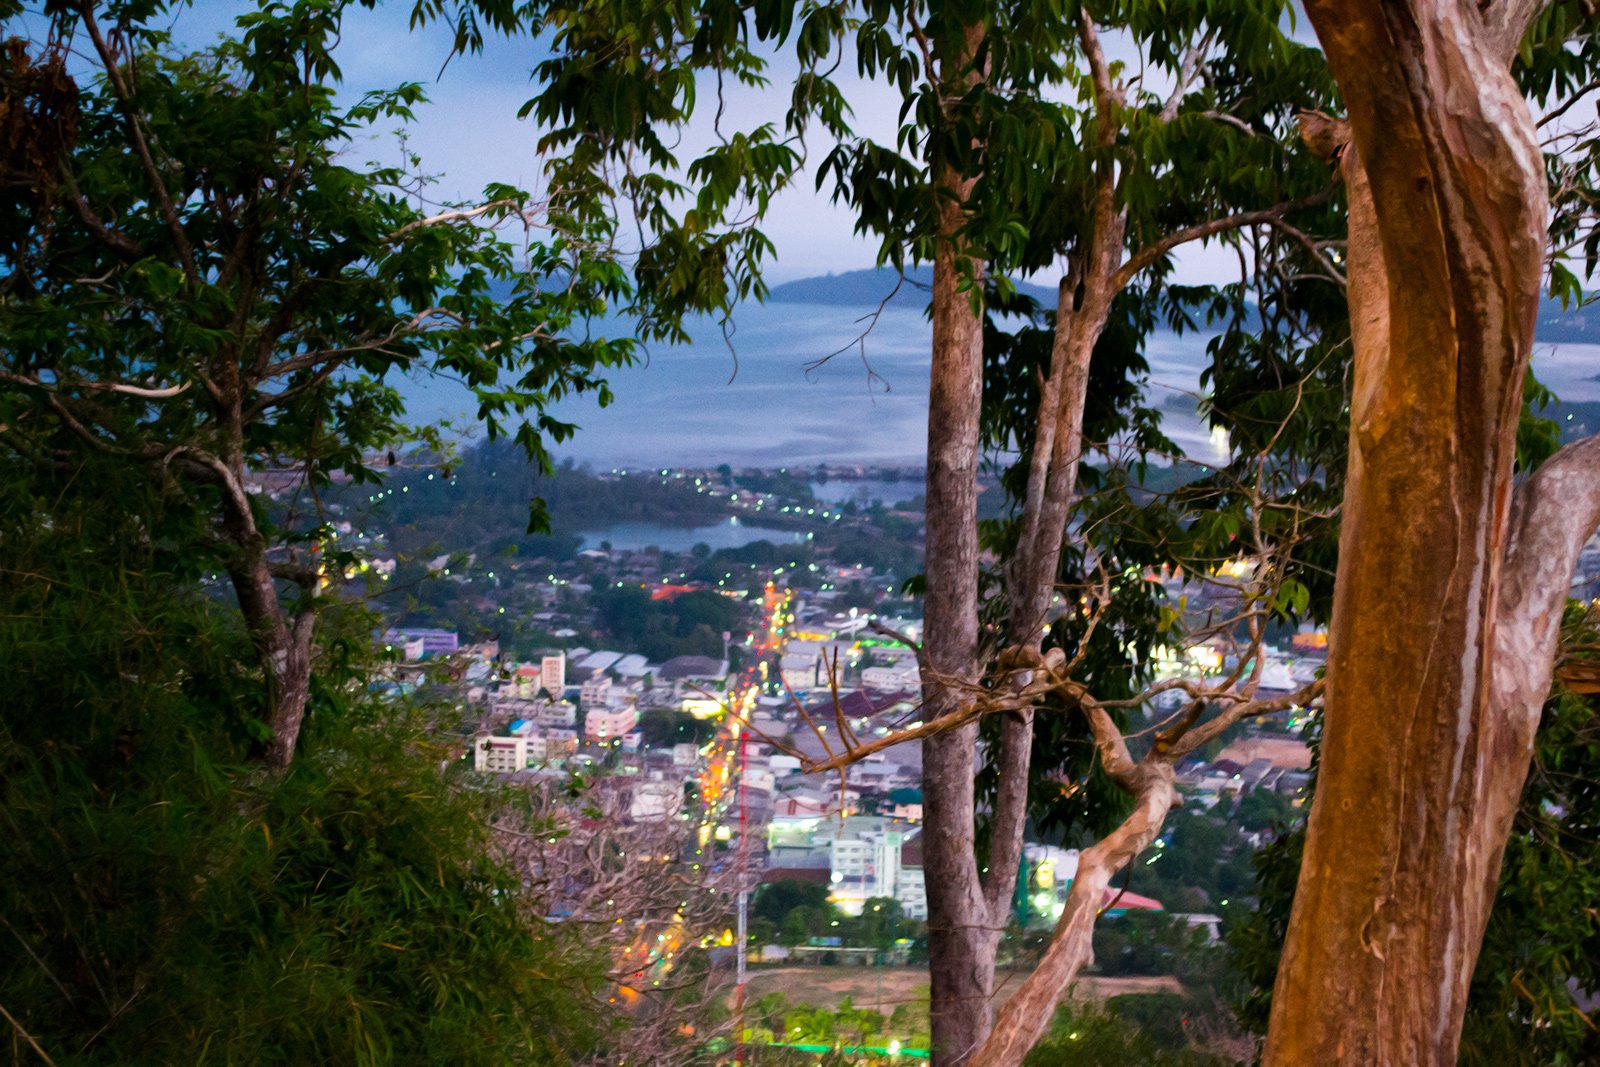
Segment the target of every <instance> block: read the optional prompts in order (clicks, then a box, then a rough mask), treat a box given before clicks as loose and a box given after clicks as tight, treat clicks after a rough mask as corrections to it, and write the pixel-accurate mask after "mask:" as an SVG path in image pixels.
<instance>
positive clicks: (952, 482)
mask: <svg viewBox="0 0 1600 1067" xmlns="http://www.w3.org/2000/svg"><path fill="white" fill-rule="evenodd" d="M982 44H983V27H981V26H978V25H968V26H960V27H957V28H956V30H955V32H954V33H952V34H951V36H950V37H949V38H948V39H944V40H941V41H939V42H938V51H939V57H940V80H941V83H942V84H941V90H942V91H944V92H947V93H950V94H951V95H952V96H954V95H955V94H958V93H959V92H960V91H961V90H962V89H964V88H965V87H967V86H970V85H972V84H975V83H976V81H977V80H978V79H979V78H980V77H981V73H980V71H978V70H977V69H976V67H975V65H974V64H975V63H976V60H977V56H978V53H979V51H980V48H981V46H982ZM973 184H974V181H973V178H972V177H971V176H970V175H966V174H963V173H961V172H960V171H959V170H958V169H957V168H956V167H955V166H954V165H953V164H952V163H950V162H941V163H937V164H936V165H935V168H934V186H935V196H936V198H937V205H938V206H937V210H938V217H939V224H938V230H939V232H938V235H937V240H938V245H937V248H936V250H935V254H934V264H933V367H932V372H931V378H930V382H929V388H928V475H927V479H928V480H927V495H926V498H925V499H926V502H927V506H926V509H925V510H926V513H927V522H926V550H925V561H924V565H923V574H924V579H925V582H926V589H925V593H924V596H923V635H924V636H923V648H922V652H923V654H922V665H923V669H924V673H923V679H922V700H923V717H924V719H926V720H929V721H932V720H933V719H935V718H937V717H940V716H943V715H949V714H952V713H953V712H955V711H957V710H958V709H959V707H960V705H961V704H962V702H963V700H964V698H965V693H964V692H963V687H964V686H970V685H973V684H975V683H976V682H977V680H978V453H979V436H978V416H979V412H980V409H981V407H982V403H983V314H982V310H981V303H980V302H979V301H977V300H976V299H975V296H976V295H977V294H978V293H981V291H982V289H981V282H982V278H983V264H982V263H981V262H977V261H975V260H974V259H973V258H972V257H971V256H970V255H969V254H968V252H969V250H968V249H967V247H966V242H965V241H964V240H963V238H962V236H961V231H962V229H963V227H964V226H965V224H966V222H967V218H966V204H967V200H968V198H969V197H970V196H971V193H972V188H973ZM963 266H966V267H968V268H969V269H970V272H971V277H972V280H973V286H974V288H973V290H971V291H966V292H963V291H960V290H961V287H962V268H963ZM977 741H978V727H977V724H976V723H973V724H971V725H967V726H962V727H959V728H957V729H954V730H948V731H945V732H943V733H939V734H935V735H933V736H931V737H929V738H928V739H927V741H926V742H925V743H924V745H923V757H922V789H923V831H922V839H923V871H924V875H925V878H926V880H927V886H928V965H929V978H930V989H929V1012H930V1015H931V1023H932V1030H933V1033H932V1038H933V1058H934V1063H935V1064H936V1065H938V1067H959V1065H960V1064H963V1063H965V1062H966V1058H967V1056H968V1055H969V1054H970V1053H971V1051H972V1049H973V1048H974V1047H975V1046H976V1045H977V1043H978V1042H980V1041H982V1040H983V1037H984V1035H985V1034H987V1033H988V1032H989V1024H990V1019H991V1013H990V1007H989V993H990V989H991V987H992V985H993V981H994V960H995V949H996V948H997V947H998V945H999V935H1000V931H999V929H998V928H997V926H996V925H995V923H994V922H993V921H992V917H991V915H990V911H989V907H988V904H987V902H986V900H985V897H984V893H983V885H982V881H981V880H980V877H979V874H978V869H977V861H976V858H975V856H976V853H975V846H976V841H975V829H974V822H973V816H974V810H975V805H976V792H975V788H974V781H973V776H974V773H975V767H974V761H975V759H976V755H977Z"/></svg>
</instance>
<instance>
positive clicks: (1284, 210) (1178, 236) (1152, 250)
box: [1113, 185, 1339, 290]
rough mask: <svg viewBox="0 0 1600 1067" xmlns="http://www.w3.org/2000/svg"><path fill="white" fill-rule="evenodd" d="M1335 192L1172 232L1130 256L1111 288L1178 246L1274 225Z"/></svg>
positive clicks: (1331, 189)
mask: <svg viewBox="0 0 1600 1067" xmlns="http://www.w3.org/2000/svg"><path fill="white" fill-rule="evenodd" d="M1338 188H1339V187H1338V186H1337V185H1330V186H1328V188H1326V189H1324V190H1322V192H1320V193H1313V194H1312V195H1311V196H1302V197H1299V198H1297V199H1294V200H1285V201H1282V202H1281V203H1277V204H1274V205H1272V206H1271V207H1268V208H1261V209H1260V210H1257V211H1242V212H1239V213H1238V214H1236V215H1226V216H1223V217H1222V218H1217V219H1209V220H1207V221H1205V222H1201V223H1197V224H1196V225H1193V226H1188V227H1185V228H1184V229H1181V230H1175V231H1173V232H1172V233H1169V234H1167V236H1165V237H1163V238H1161V239H1160V240H1159V241H1152V242H1151V243H1150V244H1148V245H1145V246H1144V247H1143V248H1141V249H1140V250H1139V251H1137V252H1135V253H1134V254H1133V255H1132V256H1129V257H1128V259H1127V261H1126V262H1124V263H1123V264H1122V266H1121V268H1120V269H1118V271H1117V273H1116V277H1115V279H1114V282H1113V284H1114V285H1115V286H1116V287H1117V289H1118V290H1121V289H1123V288H1125V287H1126V286H1127V285H1128V283H1129V282H1131V281H1132V280H1133V278H1134V275H1136V274H1138V273H1139V272H1140V271H1142V270H1144V269H1145V268H1146V267H1149V266H1151V265H1152V264H1154V263H1155V262H1156V261H1157V260H1159V259H1160V258H1161V257H1162V256H1164V255H1166V254H1167V253H1168V252H1171V251H1172V250H1173V249H1174V248H1177V247H1178V246H1179V245H1184V244H1188V243H1189V242H1190V241H1200V240H1204V239H1205V238H1207V237H1214V236H1216V235H1217V234H1219V233H1226V232H1228V231H1229V230H1237V229H1241V228H1243V227H1245V226H1255V225H1259V224H1261V223H1268V224H1276V223H1277V222H1278V221H1279V220H1280V219H1281V218H1282V217H1283V216H1284V215H1287V214H1290V213H1292V212H1295V211H1302V210H1304V209H1305V208H1309V207H1318V206H1320V205H1322V204H1326V203H1327V202H1328V201H1330V200H1332V199H1333V194H1334V193H1335V192H1336V191H1337V190H1338Z"/></svg>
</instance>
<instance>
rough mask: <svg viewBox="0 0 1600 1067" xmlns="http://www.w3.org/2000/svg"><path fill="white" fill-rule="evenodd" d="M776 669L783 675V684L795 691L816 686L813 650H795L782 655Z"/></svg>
mask: <svg viewBox="0 0 1600 1067" xmlns="http://www.w3.org/2000/svg"><path fill="white" fill-rule="evenodd" d="M778 670H779V671H780V672H781V673H782V675H783V684H784V685H786V686H788V687H789V688H790V689H792V690H794V691H795V692H801V691H804V690H808V689H815V688H816V687H817V654H816V653H815V652H796V653H791V654H789V655H787V656H784V657H783V658H782V659H781V660H779V661H778Z"/></svg>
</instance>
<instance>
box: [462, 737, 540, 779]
mask: <svg viewBox="0 0 1600 1067" xmlns="http://www.w3.org/2000/svg"><path fill="white" fill-rule="evenodd" d="M529 741H530V738H529V737H528V736H526V735H520V736H514V737H496V736H492V735H491V736H489V737H480V738H478V743H477V745H476V746H475V747H474V748H473V752H472V766H473V769H474V770H479V771H490V772H493V773H495V774H512V773H514V772H516V771H520V770H522V769H523V768H524V767H526V766H527V765H528V763H529V760H530V755H529V751H528V749H529Z"/></svg>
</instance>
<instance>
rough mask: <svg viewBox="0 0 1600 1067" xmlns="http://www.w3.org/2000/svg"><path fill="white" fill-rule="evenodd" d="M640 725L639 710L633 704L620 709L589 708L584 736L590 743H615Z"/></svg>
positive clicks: (585, 720) (585, 718)
mask: <svg viewBox="0 0 1600 1067" xmlns="http://www.w3.org/2000/svg"><path fill="white" fill-rule="evenodd" d="M638 725H639V709H638V707H637V706H636V705H633V704H624V705H623V706H622V707H620V708H615V709H613V708H605V707H595V708H588V707H586V710H585V711H584V714H583V736H584V737H585V738H586V739H588V740H590V741H597V742H602V743H603V742H607V741H615V740H617V739H618V738H621V737H622V736H623V735H625V734H630V733H632V732H633V731H634V728H635V727H637V726H638Z"/></svg>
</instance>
